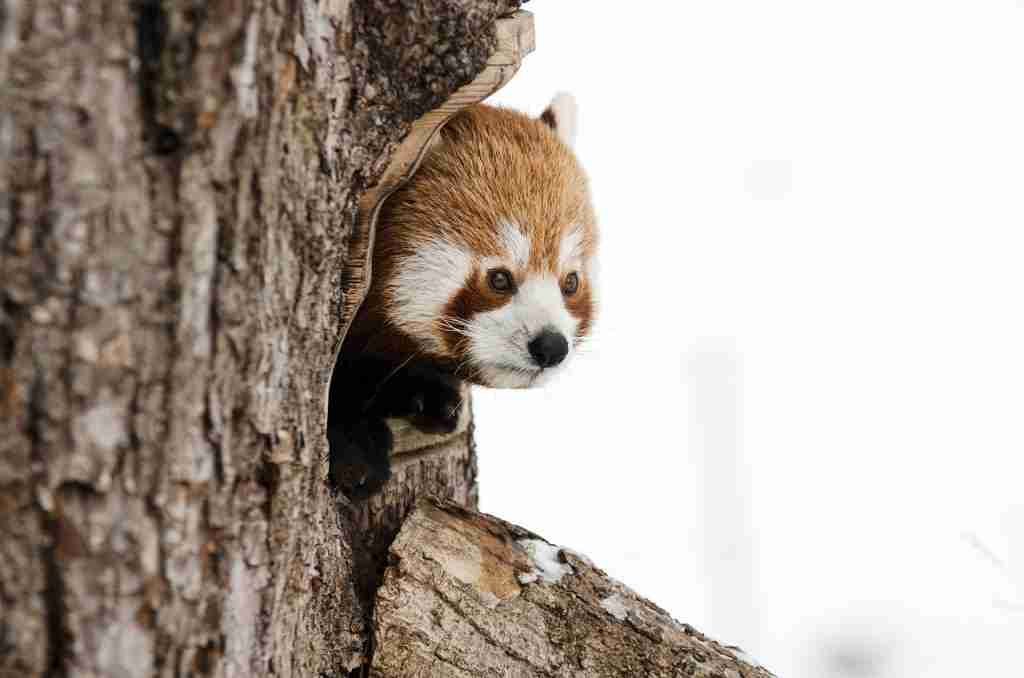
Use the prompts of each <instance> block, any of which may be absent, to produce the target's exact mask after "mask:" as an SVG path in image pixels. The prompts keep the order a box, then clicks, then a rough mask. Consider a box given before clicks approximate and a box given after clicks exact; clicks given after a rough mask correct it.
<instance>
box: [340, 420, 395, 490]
mask: <svg viewBox="0 0 1024 678" xmlns="http://www.w3.org/2000/svg"><path fill="white" fill-rule="evenodd" d="M327 440H328V443H329V445H330V453H329V454H330V458H329V467H328V477H329V478H330V481H331V484H332V485H333V486H334V487H335V488H336V489H338V490H341V492H342V493H343V494H344V495H345V496H346V497H348V498H349V499H353V500H361V499H365V498H366V497H369V496H370V495H372V494H376V493H377V492H378V491H379V490H380V489H381V488H382V487H383V486H384V483H386V482H387V481H388V479H389V478H391V461H390V456H391V449H392V447H393V446H394V440H393V438H392V436H391V430H390V429H389V428H388V426H387V424H386V423H384V421H383V420H381V419H364V420H361V421H355V422H350V423H349V424H347V425H345V426H338V425H333V426H330V427H328V429H327Z"/></svg>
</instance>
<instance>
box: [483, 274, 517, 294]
mask: <svg viewBox="0 0 1024 678" xmlns="http://www.w3.org/2000/svg"><path fill="white" fill-rule="evenodd" d="M487 282H488V284H490V286H491V289H492V290H494V291H495V292H511V291H512V274H511V273H509V272H508V271H506V270H505V269H503V268H496V269H494V270H493V271H491V272H490V273H488V274H487Z"/></svg>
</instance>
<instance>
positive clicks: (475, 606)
mask: <svg viewBox="0 0 1024 678" xmlns="http://www.w3.org/2000/svg"><path fill="white" fill-rule="evenodd" d="M390 563H391V564H390V566H389V567H388V569H387V571H386V573H385V575H384V583H383V585H382V586H381V587H380V589H379V591H378V593H377V602H376V612H375V620H374V640H375V647H376V650H375V656H374V660H373V664H372V667H371V673H370V675H371V676H377V677H379V678H384V677H387V676H446V677H453V678H475V677H477V676H481V677H483V676H487V677H491V676H524V677H525V676H551V677H563V676H564V677H568V676H587V677H592V678H601V677H602V676H647V677H658V676H690V677H694V678H701V677H707V678H712V677H715V678H768V677H770V676H771V675H772V674H770V673H769V672H768V671H767V670H765V669H763V668H761V667H758V666H756V665H754V664H752V663H751V662H750V660H748V659H746V658H744V657H743V656H742V653H740V652H739V651H738V650H736V649H735V648H729V647H726V646H724V645H722V644H720V643H718V642H716V641H714V640H711V639H710V638H707V637H706V636H704V635H703V634H701V633H699V632H698V631H696V630H695V629H693V628H692V627H690V626H688V625H686V624H680V623H678V622H677V621H675V620H674V619H672V618H671V617H670V616H669V615H668V613H666V612H665V611H664V610H662V609H661V608H659V607H657V606H656V605H654V604H652V603H650V602H648V601H647V600H644V599H643V598H641V597H639V596H638V595H637V594H635V593H633V592H632V591H631V590H629V589H628V588H626V587H625V586H623V585H622V584H620V583H619V582H617V581H615V580H613V579H611V578H609V577H608V575H606V574H605V573H604V572H602V571H601V570H600V569H598V568H597V567H595V566H594V565H593V564H592V563H591V562H590V561H589V560H588V559H587V558H586V557H585V556H582V555H579V554H576V553H573V552H571V551H569V550H566V549H559V548H558V547H557V546H552V545H550V544H548V543H547V542H546V541H544V540H543V539H541V538H539V537H538V536H537V535H535V534H532V533H531V532H528V531H527V530H524V529H522V528H520V527H516V526H514V525H510V524H509V523H506V522H504V521H501V520H499V519H497V518H494V517H491V516H487V515H483V514H479V513H475V512H471V511H468V510H466V509H464V508H461V507H458V506H455V505H453V504H447V503H438V502H435V501H430V500H425V501H421V502H420V503H419V504H418V505H417V508H416V510H415V511H414V512H413V513H412V514H410V516H409V517H408V518H407V519H406V521H405V524H404V525H403V526H402V530H401V532H400V533H399V535H398V538H397V539H396V540H395V542H394V544H393V545H392V547H391V552H390Z"/></svg>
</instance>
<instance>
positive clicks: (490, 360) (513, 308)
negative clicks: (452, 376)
mask: <svg viewBox="0 0 1024 678" xmlns="http://www.w3.org/2000/svg"><path fill="white" fill-rule="evenodd" d="M578 324H579V321H577V320H576V318H574V317H573V316H572V314H571V313H569V311H568V309H566V307H565V300H564V298H563V297H562V289H561V285H560V284H559V281H558V279H557V278H556V277H555V276H554V275H551V274H540V275H533V276H530V277H529V278H527V279H526V280H524V281H523V282H522V283H521V284H520V285H519V288H518V289H517V290H516V294H515V296H513V297H512V299H510V300H509V302H508V303H507V304H505V305H504V306H502V307H501V308H497V309H494V310H493V311H487V312H485V313H480V314H478V315H476V316H474V317H473V319H472V320H471V321H470V323H469V327H468V328H467V329H468V336H469V342H470V343H469V345H470V348H469V350H470V354H471V355H472V358H473V361H474V362H475V363H476V364H477V365H478V366H479V368H480V370H481V372H482V376H483V379H484V381H486V382H487V383H488V384H490V385H492V386H499V387H504V388H522V387H526V386H535V385H539V384H540V383H542V382H546V381H548V380H549V379H550V377H551V376H553V375H554V374H555V373H557V372H558V371H559V370H560V369H561V368H562V366H564V365H566V364H568V362H569V360H570V359H571V357H572V352H573V349H572V344H573V339H574V337H575V336H576V328H577V325H578ZM544 328H551V329H553V330H555V331H557V332H560V333H561V334H562V335H563V336H564V337H565V339H566V341H567V342H569V355H567V356H566V357H565V360H563V361H562V362H561V363H560V364H559V365H558V366H556V367H553V368H547V369H545V370H543V371H541V370H540V369H539V368H538V367H537V365H536V363H535V362H534V361H533V358H532V357H531V356H530V350H529V348H528V344H529V343H530V341H531V340H532V339H533V338H534V337H536V336H537V335H538V334H540V332H541V330H543V329H544Z"/></svg>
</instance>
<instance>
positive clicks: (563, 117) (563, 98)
mask: <svg viewBox="0 0 1024 678" xmlns="http://www.w3.org/2000/svg"><path fill="white" fill-rule="evenodd" d="M540 120H541V122H543V123H544V124H545V125H547V126H548V127H550V128H551V129H553V130H555V134H557V135H558V138H559V139H561V140H562V143H564V144H565V145H566V146H569V147H570V148H571V147H572V145H573V143H575V141H576V99H574V98H573V96H572V95H571V94H569V93H567V92H559V93H558V94H556V95H555V98H554V99H552V100H551V103H550V104H548V107H547V108H546V109H544V112H543V113H541V114H540Z"/></svg>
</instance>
